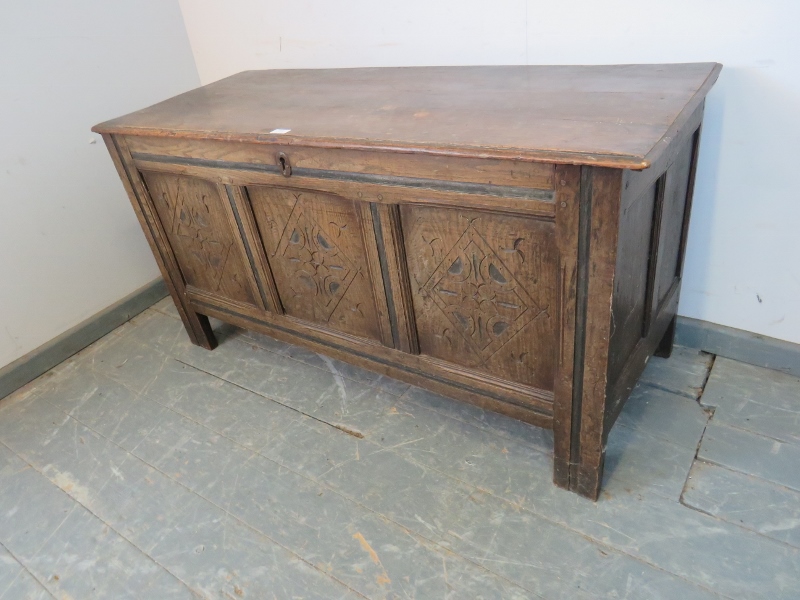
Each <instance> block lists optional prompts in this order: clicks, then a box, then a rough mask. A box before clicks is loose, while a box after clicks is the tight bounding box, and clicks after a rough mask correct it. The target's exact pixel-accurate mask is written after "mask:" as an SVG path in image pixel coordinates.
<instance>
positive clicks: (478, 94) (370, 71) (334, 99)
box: [93, 63, 722, 169]
mask: <svg viewBox="0 0 800 600" xmlns="http://www.w3.org/2000/svg"><path fill="white" fill-rule="evenodd" d="M721 68H722V65H720V64H718V63H685V64H655V65H604V66H479V67H399V68H396V67H392V68H360V69H309V70H270V71H245V72H243V73H239V74H237V75H233V76H232V77H228V78H226V79H222V80H220V81H217V82H215V83H212V84H209V85H206V86H203V87H200V88H198V89H195V90H192V91H190V92H187V93H185V94H181V95H179V96H176V97H174V98H171V99H169V100H166V101H164V102H161V103H159V104H156V105H154V106H151V107H149V108H145V109H143V110H140V111H137V112H134V113H131V114H129V115H126V116H124V117H120V118H118V119H113V120H111V121H107V122H105V123H102V124H100V125H97V126H95V127H94V128H93V131H96V132H99V133H120V134H135V135H155V136H170V137H183V138H195V139H197V138H202V139H217V140H235V141H244V142H262V143H263V142H268V143H280V144H286V145H291V144H298V145H304V146H316V147H332V148H357V149H365V148H374V149H384V150H389V151H399V152H423V153H435V154H445V155H454V156H479V157H480V156H485V157H504V158H514V159H521V160H547V161H554V162H564V163H572V164H586V165H597V166H609V167H619V168H630V169H644V168H647V167H648V166H649V165H650V162H651V160H652V158H653V154H654V153H655V152H657V151H658V146H659V143H660V142H661V143H663V140H664V139H668V138H669V137H670V136H671V135H674V134H675V133H676V132H677V130H679V128H680V125H681V123H682V120H685V119H687V118H688V117H689V116H690V115H691V113H692V112H693V111H694V110H695V109H696V108H697V107H698V106H699V105H700V103H702V102H703V99H704V98H705V95H706V94H707V93H708V91H709V89H710V88H711V86H712V85H713V84H714V82H715V81H716V79H717V77H718V75H719V72H720V69H721ZM275 130H289V131H288V132H286V133H273V132H274V131H275Z"/></svg>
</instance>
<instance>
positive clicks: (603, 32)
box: [180, 0, 800, 343]
mask: <svg viewBox="0 0 800 600" xmlns="http://www.w3.org/2000/svg"><path fill="white" fill-rule="evenodd" d="M180 5H181V9H182V11H183V16H184V19H185V22H186V27H187V31H188V33H189V39H190V40H191V45H192V51H193V52H194V57H195V60H196V62H197V68H198V71H199V73H200V79H201V80H202V82H203V83H204V84H205V83H210V82H212V81H215V80H217V79H220V78H222V77H225V76H227V75H230V74H233V73H236V72H238V71H243V70H246V69H274V68H323V67H360V66H395V65H408V66H411V65H460V64H592V63H637V62H639V63H647V62H690V61H718V62H722V63H724V65H725V68H724V69H723V71H722V75H721V77H720V79H719V81H718V83H717V85H716V87H715V88H714V89H713V90H712V92H711V94H710V95H709V97H708V102H707V105H706V121H705V127H704V130H703V140H702V148H701V159H700V165H699V175H698V181H697V186H696V193H695V206H694V212H693V219H692V226H691V231H690V236H689V247H688V255H687V259H686V262H687V265H686V271H685V280H684V285H683V292H682V297H681V304H680V309H679V310H680V313H681V314H683V315H686V316H690V317H696V318H699V319H704V320H707V321H711V322H714V323H720V324H723V325H729V326H731V327H736V328H739V329H745V330H748V331H754V332H757V333H761V334H764V335H768V336H771V337H776V338H780V339H784V340H789V341H792V342H798V343H800V267H799V266H798V262H797V261H798V259H800V252H798V250H797V243H796V242H797V241H800V198H799V197H798V196H799V195H800V193H799V192H798V188H797V185H798V184H797V177H796V171H798V170H800V36H798V35H797V32H796V29H797V24H798V23H799V22H800V3H798V2H796V0H669V1H664V2H659V3H656V4H654V3H648V2H641V1H639V0H636V1H635V0H606V1H605V2H597V1H596V0H560V1H559V2H552V1H551V0H548V1H546V2H545V1H542V0H528V1H527V2H526V1H525V0H493V1H491V2H487V1H486V0H482V1H475V0H439V1H438V2H437V1H431V0H425V1H422V0H406V1H405V2H392V3H388V2H375V1H374V0H371V1H369V0H348V1H347V2H344V1H339V2H331V1H328V2H323V1H317V2H313V1H308V0H305V1H301V0H292V1H291V2H288V1H286V0H280V1H276V0H228V1H227V2H216V1H214V0H180Z"/></svg>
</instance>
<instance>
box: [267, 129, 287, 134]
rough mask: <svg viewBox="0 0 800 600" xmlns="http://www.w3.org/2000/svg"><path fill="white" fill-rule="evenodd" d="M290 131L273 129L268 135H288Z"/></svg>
mask: <svg viewBox="0 0 800 600" xmlns="http://www.w3.org/2000/svg"><path fill="white" fill-rule="evenodd" d="M290 131H291V129H273V130H272V131H270V133H277V134H282V133H289V132H290Z"/></svg>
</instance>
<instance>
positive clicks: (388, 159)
mask: <svg viewBox="0 0 800 600" xmlns="http://www.w3.org/2000/svg"><path fill="white" fill-rule="evenodd" d="M128 143H129V146H130V148H131V152H133V153H134V154H144V155H152V156H164V157H173V158H198V159H204V160H217V161H225V162H229V163H251V164H257V165H258V164H260V165H274V164H275V161H276V156H277V154H278V153H280V152H283V153H285V154H287V155H288V156H290V157H291V162H292V166H293V167H294V168H296V169H321V170H328V171H342V172H350V173H373V174H377V175H390V176H395V177H420V178H423V179H433V180H438V181H461V182H467V183H486V184H493V185H504V186H519V187H530V188H536V189H541V190H552V189H553V165H552V164H548V163H540V162H529V161H521V160H511V161H509V160H498V159H488V158H453V157H448V156H420V155H417V154H398V153H392V154H387V153H384V152H371V151H368V150H339V149H335V148H332V149H323V150H321V149H318V148H313V147H312V148H309V147H305V146H299V145H288V144H281V143H275V144H267V143H260V144H253V143H251V144H243V143H236V142H221V141H216V140H193V139H192V140H187V139H182V138H172V137H161V138H159V137H138V136H130V137H129V140H128Z"/></svg>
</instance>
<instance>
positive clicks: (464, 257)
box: [421, 224, 541, 358]
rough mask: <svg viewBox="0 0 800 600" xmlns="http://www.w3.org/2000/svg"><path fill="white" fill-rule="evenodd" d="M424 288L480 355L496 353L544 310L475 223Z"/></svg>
mask: <svg viewBox="0 0 800 600" xmlns="http://www.w3.org/2000/svg"><path fill="white" fill-rule="evenodd" d="M421 292H422V293H424V294H427V295H430V296H432V298H433V301H434V302H435V303H436V305H437V306H438V307H439V308H440V309H441V310H442V312H443V313H444V314H445V315H447V318H448V320H449V321H450V323H452V324H453V326H454V327H455V329H456V331H458V332H459V333H460V334H461V335H462V336H464V338H465V339H466V340H467V341H468V342H469V343H470V344H471V345H472V347H473V348H474V349H475V351H476V352H477V353H478V354H480V355H481V357H482V358H487V357H489V356H491V355H492V354H494V353H495V352H496V351H497V349H498V348H500V347H501V346H502V345H503V344H504V343H505V342H506V341H508V340H509V339H510V338H512V337H513V336H514V334H516V333H517V331H519V330H520V329H522V327H524V326H525V325H526V324H527V323H528V322H529V321H530V320H531V319H533V318H534V317H535V316H536V315H538V314H539V313H540V312H541V309H540V308H539V307H538V306H537V304H536V302H535V301H534V300H533V299H532V298H531V297H530V295H529V294H528V293H527V292H526V291H525V289H524V288H523V287H522V286H521V285H520V284H519V282H517V280H516V279H515V278H514V276H513V275H512V274H511V272H510V271H509V270H508V269H507V268H506V267H505V266H504V265H503V262H502V261H501V260H500V257H499V256H497V254H495V252H494V251H493V250H492V249H491V247H490V246H489V244H487V243H486V241H485V240H484V239H483V238H482V237H481V235H480V234H479V233H478V232H477V231H476V230H475V228H474V227H473V226H472V224H470V225H469V226H468V227H467V230H466V231H465V232H464V234H463V235H462V236H461V237H460V238H459V240H458V242H456V244H455V245H454V246H453V247H452V249H451V250H450V252H449V253H448V254H447V256H445V258H444V260H443V261H442V262H441V263H440V264H439V267H438V268H437V269H436V271H435V272H434V273H433V275H432V276H431V278H430V279H429V280H428V282H427V283H426V284H425V285H424V286H423V287H422V289H421Z"/></svg>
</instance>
